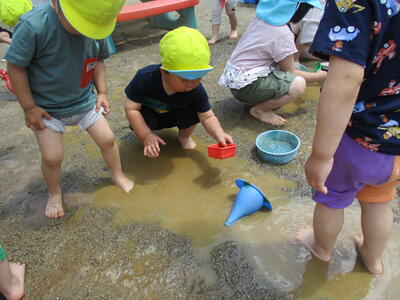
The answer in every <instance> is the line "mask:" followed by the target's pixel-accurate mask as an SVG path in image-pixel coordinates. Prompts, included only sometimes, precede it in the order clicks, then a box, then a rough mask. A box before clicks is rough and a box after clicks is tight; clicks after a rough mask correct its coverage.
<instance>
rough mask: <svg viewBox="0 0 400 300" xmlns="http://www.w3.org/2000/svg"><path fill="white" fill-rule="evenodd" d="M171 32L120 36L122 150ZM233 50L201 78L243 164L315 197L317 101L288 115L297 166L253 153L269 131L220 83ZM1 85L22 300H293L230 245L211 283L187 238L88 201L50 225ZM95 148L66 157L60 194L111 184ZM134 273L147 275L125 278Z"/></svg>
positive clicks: (224, 30)
mask: <svg viewBox="0 0 400 300" xmlns="http://www.w3.org/2000/svg"><path fill="white" fill-rule="evenodd" d="M210 2H211V1H210V0H203V1H202V2H201V4H200V5H199V6H198V7H197V8H196V14H197V21H198V23H199V29H200V31H202V32H203V33H204V35H205V36H206V37H209V36H210V33H211V24H210V19H211V17H210V16H211V5H210ZM254 12H255V9H254V6H250V5H242V6H240V7H239V10H238V16H239V32H240V33H242V32H243V31H244V29H245V28H246V25H247V23H248V22H249V20H250V19H251V18H252V17H253V15H254ZM165 32H166V31H164V30H160V29H155V28H152V27H151V26H150V25H149V24H148V23H147V22H144V21H140V22H133V23H132V24H130V25H127V24H124V25H121V26H119V27H118V28H117V31H116V33H115V40H116V42H117V47H118V53H117V54H116V55H114V56H113V57H111V58H110V59H108V60H107V72H108V86H109V98H110V101H111V103H112V114H111V115H110V117H109V118H108V120H109V122H110V124H111V126H112V129H113V131H114V133H115V136H116V138H117V140H118V141H119V142H135V141H134V138H133V135H132V134H131V132H130V130H129V128H128V126H127V122H126V120H125V117H124V113H123V107H122V101H123V95H124V93H123V89H124V87H125V86H126V84H127V82H129V80H130V79H131V77H132V76H133V74H134V73H135V71H136V70H137V69H138V68H140V67H142V66H145V65H148V64H151V63H158V62H159V57H158V51H157V49H158V41H159V40H160V38H161V37H162V35H163V34H164V33H165ZM228 33H229V23H228V20H227V17H226V15H225V14H224V16H223V24H222V26H221V36H222V37H226V36H227V35H228ZM235 44H236V42H235V41H229V40H228V39H226V38H224V39H222V40H221V41H220V42H218V43H217V44H216V45H214V46H213V47H212V49H211V50H212V65H213V66H214V67H215V70H214V71H213V72H211V73H210V74H209V75H208V76H207V77H206V78H205V79H204V86H205V87H206V89H207V91H208V94H209V97H210V101H211V103H212V106H213V110H214V112H215V113H216V114H217V116H218V117H219V119H220V121H221V123H222V124H223V126H224V128H225V130H226V131H227V132H229V133H230V134H231V135H232V136H233V137H234V138H235V142H236V144H237V146H238V156H239V157H240V158H243V159H245V160H247V161H248V162H249V163H253V164H259V165H261V167H262V168H263V169H265V170H266V171H268V172H274V173H275V174H277V175H278V176H281V177H285V178H288V179H290V180H293V181H295V182H296V183H298V188H297V189H296V190H289V191H287V192H288V193H291V194H293V195H296V196H309V195H310V189H309V187H308V186H307V185H306V182H305V179H304V175H303V171H302V166H303V164H304V162H305V160H306V158H307V155H308V153H309V151H310V147H311V139H312V136H313V128H314V124H315V108H316V101H313V100H306V101H305V102H303V103H302V105H301V106H299V108H300V109H298V110H296V111H295V112H293V113H285V112H283V113H282V115H283V116H284V117H286V118H287V119H288V122H287V124H286V125H285V126H282V127H281V128H282V129H286V130H290V131H292V132H295V133H296V134H297V135H298V136H299V137H300V139H301V140H302V146H301V149H300V152H299V155H298V157H297V159H296V160H295V161H293V162H292V163H290V164H287V165H284V166H276V165H271V164H268V163H265V162H262V161H261V160H259V159H258V158H257V155H256V152H255V149H254V141H255V137H256V136H257V135H258V134H259V133H261V132H263V131H265V130H268V129H271V128H272V126H268V125H265V124H263V123H261V122H259V121H256V120H254V119H252V118H251V117H250V116H249V114H248V108H246V107H244V106H243V105H241V104H240V103H238V102H237V101H235V100H234V99H233V98H232V95H231V94H230V92H229V90H227V89H224V88H221V87H219V86H218V84H217V80H218V77H219V75H220V74H221V72H222V70H223V67H224V64H225V62H226V59H227V58H228V55H229V53H231V51H232V49H233V48H234V46H235ZM3 50H4V49H3ZM2 64H4V63H2ZM0 85H1V86H0V111H1V115H2V118H1V121H0V122H1V125H0V132H1V136H2V139H1V141H0V176H1V179H2V180H1V182H0V242H1V243H2V245H3V246H4V247H5V249H6V250H7V252H8V253H9V258H11V259H13V260H18V261H23V262H25V263H27V265H28V269H27V276H26V297H25V299H139V298H141V299H285V298H286V297H289V298H290V294H288V295H284V294H283V293H282V292H280V291H279V290H274V289H271V285H270V284H269V283H268V282H266V281H265V280H264V279H263V278H262V277H259V276H258V274H257V272H255V271H254V270H252V268H251V267H250V266H249V264H248V263H247V262H246V259H245V258H244V256H243V253H242V251H241V249H240V247H239V246H238V245H237V244H235V242H233V241H227V242H224V243H221V244H218V245H215V247H214V248H213V249H212V251H211V262H210V263H211V265H212V267H213V269H214V271H215V273H216V275H217V278H216V280H215V282H213V283H212V284H207V283H206V282H205V281H204V280H201V279H199V278H200V277H199V276H198V274H197V270H198V268H199V262H198V261H196V259H195V258H194V257H193V253H192V249H191V245H190V243H189V241H188V239H187V238H186V237H184V236H179V235H177V234H175V233H172V232H169V231H166V230H164V229H162V228H161V227H160V226H158V225H157V224H125V225H117V224H114V223H113V222H112V210H111V209H102V208H94V207H92V206H90V205H85V200H84V199H83V200H80V201H77V202H79V205H73V204H72V205H70V206H69V207H68V210H67V211H66V216H65V217H64V218H63V219H60V220H55V221H54V220H47V219H45V218H43V217H42V213H43V207H44V203H45V199H46V190H45V186H44V184H43V182H42V179H41V174H40V156H39V151H38V149H37V145H36V142H35V140H34V137H33V134H32V133H31V132H30V130H28V129H27V128H26V127H25V126H24V121H23V114H22V112H21V109H20V107H19V105H18V104H17V102H16V101H15V97H14V96H13V95H11V94H10V93H9V92H8V91H7V90H6V88H5V86H4V84H2V83H0ZM195 133H196V135H198V136H200V137H201V139H203V140H204V142H205V143H210V142H212V140H211V138H210V137H208V136H207V135H206V134H205V132H204V130H203V129H202V128H200V127H198V128H197V129H196V132H195ZM88 145H92V141H91V140H90V139H88V138H87V137H86V135H85V133H79V132H78V133H77V138H76V140H74V143H69V144H68V145H67V147H66V149H65V161H64V163H63V175H62V186H63V188H64V191H65V192H66V193H69V195H74V193H79V194H78V195H79V197H84V196H85V195H88V196H87V197H88V198H90V193H91V192H92V191H93V189H94V187H95V186H97V185H99V184H101V183H104V182H108V181H109V179H108V176H109V173H108V172H107V171H106V170H105V169H104V163H103V161H102V160H101V158H100V157H98V156H91V155H89V154H88V153H87V151H86V150H85V149H87V146H88ZM77 153H80V154H79V155H76V154H77ZM122 159H123V157H122ZM70 197H73V196H70ZM72 203H74V202H73V201H72ZM82 203H83V204H82ZM132 257H133V258H135V259H132ZM132 268H134V269H135V270H136V272H139V273H140V272H142V274H143V276H139V277H135V276H134V275H133V274H131V273H129V272H127V270H129V269H132ZM121 274H125V275H124V276H125V277H121ZM134 277H135V278H134Z"/></svg>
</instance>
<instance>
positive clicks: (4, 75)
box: [0, 69, 15, 94]
mask: <svg viewBox="0 0 400 300" xmlns="http://www.w3.org/2000/svg"><path fill="white" fill-rule="evenodd" d="M0 77H1V79H3V80H4V81H5V82H6V86H7V88H8V90H9V91H10V92H11V93H13V94H15V93H14V90H13V88H12V86H11V82H10V78H8V74H7V71H6V70H3V69H0Z"/></svg>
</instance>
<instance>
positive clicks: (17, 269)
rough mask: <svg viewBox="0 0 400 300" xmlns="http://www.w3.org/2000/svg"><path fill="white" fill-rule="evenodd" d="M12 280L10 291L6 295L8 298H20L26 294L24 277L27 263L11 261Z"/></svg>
mask: <svg viewBox="0 0 400 300" xmlns="http://www.w3.org/2000/svg"><path fill="white" fill-rule="evenodd" d="M9 266H10V269H11V273H12V276H13V278H12V282H11V286H10V287H8V291H7V293H6V294H4V296H5V297H6V299H7V300H19V299H21V298H22V297H23V296H24V278H25V264H20V263H11V262H10V263H9Z"/></svg>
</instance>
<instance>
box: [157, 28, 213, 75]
mask: <svg viewBox="0 0 400 300" xmlns="http://www.w3.org/2000/svg"><path fill="white" fill-rule="evenodd" d="M160 56H161V64H162V67H163V69H164V70H166V71H168V72H170V73H173V74H175V75H177V76H179V77H183V78H186V79H197V78H201V77H203V76H204V75H206V74H207V73H208V72H209V71H211V70H212V69H213V67H212V66H210V48H209V47H208V43H207V40H206V38H205V37H204V36H203V35H202V34H201V33H200V31H198V30H196V29H193V28H189V27H186V26H181V27H178V28H177V29H174V30H172V31H170V32H168V33H167V34H166V35H164V37H163V38H162V39H161V41H160Z"/></svg>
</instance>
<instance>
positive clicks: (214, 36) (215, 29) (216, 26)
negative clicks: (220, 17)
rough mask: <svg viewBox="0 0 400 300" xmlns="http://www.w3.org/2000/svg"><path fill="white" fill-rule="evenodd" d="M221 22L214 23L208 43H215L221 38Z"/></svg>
mask: <svg viewBox="0 0 400 300" xmlns="http://www.w3.org/2000/svg"><path fill="white" fill-rule="evenodd" d="M220 25H221V24H212V25H211V28H212V37H211V39H209V40H208V44H209V45H214V44H215V43H216V42H217V41H218V38H219V27H220Z"/></svg>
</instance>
